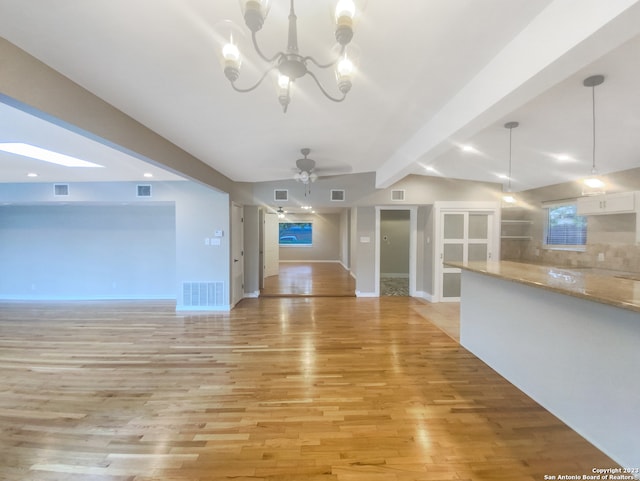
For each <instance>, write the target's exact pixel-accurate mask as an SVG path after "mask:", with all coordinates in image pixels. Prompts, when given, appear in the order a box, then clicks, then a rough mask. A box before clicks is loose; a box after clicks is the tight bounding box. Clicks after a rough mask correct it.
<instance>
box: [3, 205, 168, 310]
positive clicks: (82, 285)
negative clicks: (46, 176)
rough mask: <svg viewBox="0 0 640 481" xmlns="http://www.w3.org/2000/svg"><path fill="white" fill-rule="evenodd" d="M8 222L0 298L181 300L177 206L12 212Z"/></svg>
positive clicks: (21, 208)
mask: <svg viewBox="0 0 640 481" xmlns="http://www.w3.org/2000/svg"><path fill="white" fill-rule="evenodd" d="M0 220H1V224H0V265H2V274H0V298H3V299H173V298H175V277H176V262H175V261H176V256H175V252H176V235H175V229H176V216H175V208H174V206H173V205H141V206H135V205H108V206H105V205H58V204H52V205H17V206H16V205H6V206H1V207H0Z"/></svg>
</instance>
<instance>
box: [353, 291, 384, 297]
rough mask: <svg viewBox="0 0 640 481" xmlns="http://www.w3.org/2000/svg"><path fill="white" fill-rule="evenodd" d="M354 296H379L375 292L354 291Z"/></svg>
mask: <svg viewBox="0 0 640 481" xmlns="http://www.w3.org/2000/svg"><path fill="white" fill-rule="evenodd" d="M356 297H380V296H379V295H378V294H376V293H375V292H360V291H356Z"/></svg>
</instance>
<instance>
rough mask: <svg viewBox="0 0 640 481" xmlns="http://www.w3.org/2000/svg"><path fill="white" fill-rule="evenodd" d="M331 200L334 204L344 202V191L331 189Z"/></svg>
mask: <svg viewBox="0 0 640 481" xmlns="http://www.w3.org/2000/svg"><path fill="white" fill-rule="evenodd" d="M331 200H332V201H334V202H342V201H344V190H338V189H331Z"/></svg>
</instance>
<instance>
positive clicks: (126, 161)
mask: <svg viewBox="0 0 640 481" xmlns="http://www.w3.org/2000/svg"><path fill="white" fill-rule="evenodd" d="M329 3H330V2H329V1H328V0H297V1H296V3H295V6H296V13H297V16H298V31H299V42H300V49H301V53H302V54H304V55H313V56H316V57H318V59H326V58H327V57H328V56H329V49H330V47H332V43H333V40H332V39H333V27H332V25H331V20H330V15H329V10H330V6H329ZM272 5H273V6H272V9H271V12H270V14H269V17H268V18H267V20H266V22H265V26H264V28H263V30H262V31H261V32H259V34H258V38H259V41H260V42H261V43H262V44H263V50H264V51H265V52H268V53H271V52H275V51H276V50H282V49H284V47H285V46H286V16H287V11H288V8H289V2H288V1H286V0H272ZM239 10H240V9H239V6H238V2H237V1H235V0H227V1H222V0H215V1H212V0H135V1H131V0H92V1H90V2H81V1H77V0H58V1H55V2H51V1H25V0H0V12H1V15H0V34H1V35H2V36H3V37H4V38H6V39H7V40H9V41H10V42H12V43H14V44H15V45H17V46H18V47H20V48H22V49H24V50H25V51H27V52H28V53H30V54H31V55H33V56H34V57H36V58H38V59H40V60H41V61H43V62H44V63H46V64H47V65H49V66H51V67H52V68H54V69H55V70H57V71H59V72H61V73H62V74H64V75H65V76H67V77H69V78H70V79H71V80H73V81H75V82H76V83H78V84H80V85H81V86H83V87H85V88H86V89H88V90H89V91H91V92H93V93H94V94H95V95H97V96H98V97H100V98H102V99H104V100H105V101H107V102H108V103H110V104H112V105H114V106H115V107H117V108H118V109H120V110H122V111H123V112H125V113H126V114H128V115H129V116H131V117H132V118H134V119H136V120H137V121H139V122H141V123H142V124H144V125H146V126H147V127H149V128H150V129H152V130H154V131H155V132H157V133H158V134H160V135H162V136H163V137H165V138H167V139H168V140H170V141H171V142H173V143H175V144H176V145H178V146H179V147H181V148H182V149H183V150H185V151H187V152H189V153H190V154H192V155H194V156H195V157H197V158H199V159H200V160H202V161H203V162H205V163H207V164H209V165H211V166H212V167H213V168H215V169H216V170H218V171H219V172H221V173H223V174H224V175H226V176H228V177H230V178H231V179H233V180H235V181H245V182H256V181H265V180H279V179H290V178H291V176H292V169H293V167H294V166H295V160H296V159H297V158H299V157H300V152H299V150H300V148H301V147H310V148H311V149H312V152H311V155H310V157H311V158H313V159H315V160H316V162H317V166H318V167H319V168H322V169H324V170H325V171H331V170H334V171H336V172H353V173H358V172H372V171H376V174H377V180H376V182H377V184H378V185H379V186H387V185H390V184H391V183H393V182H394V181H396V180H399V179H400V178H402V177H403V176H404V175H406V174H409V173H417V174H421V175H442V176H445V177H453V178H461V179H471V180H481V181H489V182H503V181H502V180H500V179H499V178H498V175H499V174H506V172H507V167H508V131H507V130H506V129H505V128H504V127H503V124H504V123H505V122H507V121H511V120H515V121H519V122H520V127H518V128H517V129H516V130H514V131H513V175H512V178H513V190H515V191H518V190H524V189H528V188H533V187H538V186H543V185H549V184H555V183H559V182H564V181H567V180H572V179H577V178H579V177H581V176H584V175H585V174H587V173H588V172H589V170H590V168H591V161H592V157H591V139H592V137H591V90H590V89H587V88H585V87H583V86H582V80H583V79H584V78H585V77H587V76H589V75H592V74H603V75H605V77H606V80H605V83H604V84H603V85H602V86H600V87H597V88H596V102H597V115H598V125H597V140H598V149H597V157H596V158H597V166H598V168H599V170H600V171H601V172H602V173H608V172H613V171H619V170H624V169H628V168H633V167H639V166H640V161H639V160H640V136H638V135H637V132H638V127H639V126H640V89H638V88H637V85H638V83H637V79H638V74H639V72H638V70H639V66H640V62H639V61H638V60H639V55H640V1H632V0H619V1H617V2H602V0H430V1H424V0H407V1H404V2H390V1H374V0H369V2H368V5H367V8H366V10H365V12H364V16H363V18H362V20H361V22H360V23H359V24H358V25H357V27H356V33H355V37H354V41H355V42H357V44H358V46H359V47H360V50H361V62H360V76H359V77H358V78H357V79H356V80H355V82H354V86H353V89H352V92H351V93H350V94H349V96H348V97H347V99H346V100H345V101H344V102H343V103H332V102H330V101H328V100H326V99H325V98H324V97H322V95H321V94H320V93H319V92H318V90H317V88H316V87H315V85H313V83H312V81H311V79H309V78H302V79H300V80H298V82H297V84H296V85H295V87H296V89H295V92H294V97H293V99H292V102H291V105H290V106H289V110H288V112H287V113H286V114H283V112H282V110H281V108H280V106H279V104H278V100H277V97H276V93H275V87H274V86H273V85H271V84H270V83H269V82H267V81H265V84H264V85H262V86H261V87H259V88H258V89H257V90H255V91H254V92H252V93H249V94H239V93H236V92H234V91H233V90H232V89H231V87H230V86H229V85H228V82H227V80H226V78H225V77H224V74H223V73H222V71H221V69H220V66H219V64H218V61H217V59H216V55H215V53H214V50H215V47H216V45H215V41H214V35H213V27H214V25H215V24H216V23H217V22H219V21H220V20H222V19H226V18H228V19H231V20H233V21H234V22H236V23H237V24H239V25H242V26H243V27H244V24H243V21H242V18H241V15H240V11H239ZM250 54H251V52H248V55H247V57H248V59H247V61H246V62H245V66H246V65H248V66H249V68H247V69H246V71H243V72H242V73H241V78H240V80H239V81H238V83H239V85H242V86H246V85H249V84H250V83H251V82H252V81H253V80H254V79H255V78H256V76H257V75H258V73H257V71H255V69H254V71H252V68H251V66H252V65H253V64H256V65H259V62H258V61H257V60H255V58H254V57H252V56H251V55H250ZM243 68H244V66H243ZM324 74H326V75H320V76H321V78H322V79H324V80H325V81H326V85H327V89H328V90H330V89H333V88H334V86H333V84H332V75H331V74H329V73H326V72H325V73H324ZM0 114H1V115H2V120H1V121H0V127H2V130H1V131H0V141H4V140H6V139H8V138H9V137H12V139H11V140H15V138H16V137H19V138H21V139H24V141H32V142H36V143H37V142H41V143H42V142H46V139H47V138H48V139H49V141H51V139H52V138H56V139H57V141H59V142H63V143H64V145H65V147H64V149H65V153H74V152H77V155H80V156H83V158H87V160H95V161H97V162H98V163H101V162H103V163H107V164H109V166H108V168H106V169H100V171H99V172H98V171H96V169H83V170H82V172H78V171H77V170H75V171H74V174H73V178H72V177H71V175H70V174H69V170H68V169H66V170H65V169H62V168H57V169H58V170H57V172H58V174H54V173H53V172H50V173H49V174H48V176H47V175H42V176H40V177H39V178H38V179H39V180H42V181H44V180H48V179H49V178H51V177H52V176H54V175H64V176H66V177H67V178H64V179H61V178H55V179H53V180H55V181H60V180H66V181H78V180H82V179H85V180H138V179H139V176H140V175H141V174H140V172H141V171H145V172H146V171H149V170H150V169H151V168H152V167H153V168H156V169H157V167H154V166H148V165H147V164H145V163H141V161H140V160H139V159H137V158H133V157H131V156H129V155H128V154H127V153H126V152H121V151H115V150H112V149H107V148H105V147H104V146H98V144H96V143H95V142H92V141H90V140H88V139H87V138H86V137H82V136H79V135H76V134H74V133H73V131H71V130H66V129H65V132H66V133H61V132H60V131H58V132H55V133H52V132H53V131H52V129H54V128H55V127H54V126H52V125H51V124H48V123H47V122H45V121H43V120H42V119H35V120H34V121H33V122H30V121H29V120H28V119H27V118H26V117H24V115H25V114H23V113H21V112H19V111H16V110H15V109H12V108H10V107H7V106H4V107H2V110H1V111H0ZM14 114H15V115H18V116H17V117H14ZM20 115H23V117H20ZM9 133H10V134H11V135H10V136H9V135H8V134H9ZM461 144H469V145H471V146H473V148H474V149H475V150H474V151H473V152H462V151H461V150H460V149H459V148H458V147H459V146H460V145H461ZM84 149H88V150H84ZM559 154H566V155H567V156H569V159H568V160H558V158H557V155H559ZM87 156H89V157H87ZM29 162H31V163H32V164H33V165H30V164H28V163H27V161H26V160H24V159H18V158H16V156H10V155H8V154H7V155H0V169H1V170H0V181H2V182H24V181H27V179H26V178H25V172H27V171H31V170H36V169H44V166H42V165H41V164H42V163H38V162H36V161H29ZM427 168H429V169H430V170H427ZM50 169H53V167H50ZM60 172H61V173H60ZM153 173H154V176H156V177H155V178H156V179H161V180H164V177H162V175H163V174H161V172H160V171H159V169H158V170H154V171H153ZM165 175H166V178H167V179H170V178H175V177H173V174H171V173H167V174H165ZM137 176H138V177H137Z"/></svg>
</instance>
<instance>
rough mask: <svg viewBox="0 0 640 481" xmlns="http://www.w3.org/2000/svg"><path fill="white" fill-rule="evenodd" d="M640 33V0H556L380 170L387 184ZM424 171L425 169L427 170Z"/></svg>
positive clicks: (379, 175)
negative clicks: (609, 0)
mask: <svg viewBox="0 0 640 481" xmlns="http://www.w3.org/2000/svg"><path fill="white" fill-rule="evenodd" d="M639 34H640V0H619V1H616V2H603V1H602V0H555V1H553V2H552V3H551V4H550V5H549V6H548V7H547V8H546V9H545V10H544V11H542V12H541V13H540V15H538V16H537V17H536V18H535V19H534V20H533V21H532V22H531V23H530V24H529V25H528V26H527V27H526V28H525V29H523V30H522V31H521V32H520V33H519V34H518V35H517V36H516V37H515V38H514V39H513V40H512V41H511V42H510V43H509V44H508V45H507V46H505V48H504V49H502V51H501V52H500V53H498V55H496V57H495V58H494V59H493V60H492V61H491V62H489V63H488V64H487V65H486V66H485V67H484V68H483V69H482V70H481V71H480V72H479V73H478V74H477V75H476V76H475V77H474V78H473V79H472V80H471V81H470V82H469V83H468V84H467V85H466V86H465V87H464V88H463V89H462V90H460V91H459V92H458V93H457V94H456V95H455V96H454V97H453V98H452V99H451V100H450V101H449V102H448V103H447V104H445V105H444V107H443V108H442V109H441V110H440V111H439V112H437V113H436V114H435V115H434V116H433V117H432V118H431V119H430V120H429V121H428V122H427V123H425V124H424V125H423V126H422V127H421V128H420V129H419V130H417V131H416V132H415V133H414V134H413V135H412V136H411V137H410V138H409V139H408V140H407V141H406V142H405V143H404V144H403V145H402V146H401V147H400V148H399V149H398V150H397V151H396V152H395V153H394V155H392V156H391V158H389V159H388V160H387V161H386V162H385V163H384V164H383V165H382V166H381V167H380V168H379V169H378V170H377V171H376V187H377V188H386V187H389V186H390V185H392V184H393V183H395V182H397V181H398V180H400V179H402V178H403V177H405V176H406V175H408V174H410V173H421V172H418V170H417V169H419V166H420V165H422V166H424V167H426V166H428V165H429V164H430V163H431V162H433V161H434V160H435V159H436V158H437V157H439V156H440V155H442V154H444V153H445V152H447V151H448V150H449V149H451V148H452V147H453V146H454V145H455V143H456V142H463V141H464V140H466V139H468V138H469V137H471V136H473V135H474V134H476V133H478V132H480V131H481V130H482V129H484V128H486V127H488V126H490V125H491V124H492V123H494V122H496V121H498V120H501V119H503V118H504V117H505V116H507V115H508V114H509V113H510V112H512V111H514V110H516V109H517V108H519V107H521V106H522V105H524V104H526V103H527V102H530V101H532V100H533V99H535V98H536V97H537V96H539V95H540V94H542V93H543V92H545V91H546V90H548V89H549V88H551V87H552V86H554V85H556V84H557V83H559V82H560V81H562V80H564V79H566V78H567V77H569V76H570V75H571V74H573V73H575V72H576V71H577V70H579V69H581V68H584V67H586V66H588V65H589V64H590V63H592V62H594V61H595V60H597V59H598V58H600V57H601V56H603V55H604V54H606V53H608V52H610V51H611V50H613V49H614V48H616V47H618V46H620V45H622V44H623V43H624V42H626V41H628V40H630V39H632V38H634V37H635V36H637V35H639ZM422 173H424V172H422Z"/></svg>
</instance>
